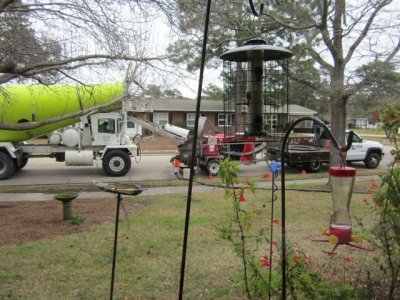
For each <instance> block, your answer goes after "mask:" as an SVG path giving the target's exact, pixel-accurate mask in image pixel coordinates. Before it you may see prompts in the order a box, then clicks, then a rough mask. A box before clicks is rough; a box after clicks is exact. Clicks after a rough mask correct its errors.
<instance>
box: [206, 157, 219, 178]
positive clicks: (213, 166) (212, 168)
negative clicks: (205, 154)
mask: <svg viewBox="0 0 400 300" xmlns="http://www.w3.org/2000/svg"><path fill="white" fill-rule="evenodd" d="M220 168H221V167H220V165H219V161H218V160H216V159H213V160H210V161H209V162H208V163H207V171H208V174H210V175H211V176H217V175H218V173H219V170H220Z"/></svg>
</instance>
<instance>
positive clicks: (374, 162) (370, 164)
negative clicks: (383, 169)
mask: <svg viewBox="0 0 400 300" xmlns="http://www.w3.org/2000/svg"><path fill="white" fill-rule="evenodd" d="M380 161H381V157H380V155H379V154H378V153H376V152H370V153H369V154H368V155H367V157H366V159H365V161H364V163H365V167H366V168H368V169H375V168H377V167H378V166H379V163H380Z"/></svg>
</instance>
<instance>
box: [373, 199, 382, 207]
mask: <svg viewBox="0 0 400 300" xmlns="http://www.w3.org/2000/svg"><path fill="white" fill-rule="evenodd" d="M374 202H375V205H376V206H378V207H381V206H382V203H381V202H380V201H378V200H375V201H374Z"/></svg>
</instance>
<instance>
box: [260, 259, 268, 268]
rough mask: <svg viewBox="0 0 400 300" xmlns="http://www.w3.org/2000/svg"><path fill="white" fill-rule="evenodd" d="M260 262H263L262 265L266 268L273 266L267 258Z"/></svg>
mask: <svg viewBox="0 0 400 300" xmlns="http://www.w3.org/2000/svg"><path fill="white" fill-rule="evenodd" d="M260 262H261V264H262V265H263V266H264V267H269V266H271V264H270V262H269V260H268V259H267V258H265V257H264V258H261V259H260Z"/></svg>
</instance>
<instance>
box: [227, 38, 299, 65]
mask: <svg viewBox="0 0 400 300" xmlns="http://www.w3.org/2000/svg"><path fill="white" fill-rule="evenodd" d="M256 51H263V61H269V60H281V59H285V58H289V57H291V56H292V55H293V53H292V52H291V51H289V50H287V49H285V48H283V47H279V46H271V45H267V44H266V43H265V41H264V40H259V39H255V40H250V41H248V42H247V43H246V44H245V45H244V46H240V47H237V48H235V49H231V50H228V51H226V52H225V53H223V54H222V55H221V56H220V58H221V59H222V60H227V61H237V62H247V61H250V60H251V56H252V55H251V53H252V52H256Z"/></svg>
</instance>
